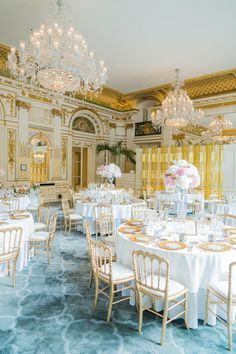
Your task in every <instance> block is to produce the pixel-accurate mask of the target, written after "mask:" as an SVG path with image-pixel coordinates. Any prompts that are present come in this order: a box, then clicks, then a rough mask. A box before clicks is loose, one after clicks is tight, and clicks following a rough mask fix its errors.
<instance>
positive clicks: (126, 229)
mask: <svg viewBox="0 0 236 354" xmlns="http://www.w3.org/2000/svg"><path fill="white" fill-rule="evenodd" d="M118 231H120V232H122V233H123V234H135V233H136V232H139V231H140V228H139V227H137V226H121V227H119V229H118Z"/></svg>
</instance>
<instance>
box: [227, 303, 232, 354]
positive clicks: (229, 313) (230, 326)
mask: <svg viewBox="0 0 236 354" xmlns="http://www.w3.org/2000/svg"><path fill="white" fill-rule="evenodd" d="M231 314H232V308H231V306H230V304H227V327H228V346H229V350H230V351H232V320H231Z"/></svg>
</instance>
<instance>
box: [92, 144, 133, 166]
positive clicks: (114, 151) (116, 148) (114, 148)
mask: <svg viewBox="0 0 236 354" xmlns="http://www.w3.org/2000/svg"><path fill="white" fill-rule="evenodd" d="M96 151H97V154H99V153H100V152H102V151H109V152H110V153H111V155H112V156H114V157H115V160H116V164H117V165H119V164H120V158H121V157H122V156H125V157H126V158H127V160H129V161H131V162H132V163H133V164H135V163H136V161H135V158H134V156H135V154H136V153H135V151H133V150H130V149H127V148H126V147H124V146H122V141H118V143H117V144H114V145H109V144H108V143H105V144H98V145H97V147H96Z"/></svg>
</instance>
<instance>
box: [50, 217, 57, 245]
mask: <svg viewBox="0 0 236 354" xmlns="http://www.w3.org/2000/svg"><path fill="white" fill-rule="evenodd" d="M56 228H57V214H53V215H51V216H50V220H49V224H48V232H49V238H50V239H53V238H54V236H55V232H56Z"/></svg>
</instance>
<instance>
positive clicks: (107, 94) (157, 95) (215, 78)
mask: <svg viewBox="0 0 236 354" xmlns="http://www.w3.org/2000/svg"><path fill="white" fill-rule="evenodd" d="M9 50H10V48H9V47H8V46H6V45H3V44H0V75H2V76H6V77H10V73H9V70H8V69H7V67H6V62H7V54H8V52H9ZM184 83H185V88H186V90H187V92H188V94H189V96H190V97H191V98H192V99H198V98H204V97H209V96H215V95H222V94H226V93H230V92H236V68H233V69H230V70H225V71H220V72H217V73H213V74H209V75H203V76H199V77H195V78H191V79H188V80H185V82H184ZM170 88H171V85H170V84H165V85H160V86H156V87H152V88H147V89H145V90H139V91H134V92H130V93H127V94H123V93H122V92H119V91H117V90H114V89H111V88H109V87H104V88H103V90H102V92H101V93H99V94H96V95H95V94H93V95H92V96H90V97H88V96H87V97H84V96H82V95H79V94H77V96H76V98H78V99H81V100H85V101H86V102H91V103H93V104H97V105H100V106H103V107H106V108H110V109H112V110H115V111H118V112H128V111H132V110H135V109H137V105H138V104H139V103H140V102H142V101H144V100H154V101H156V104H157V105H160V104H161V103H162V102H163V100H164V99H165V97H166V94H167V93H168V91H169V90H170Z"/></svg>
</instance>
